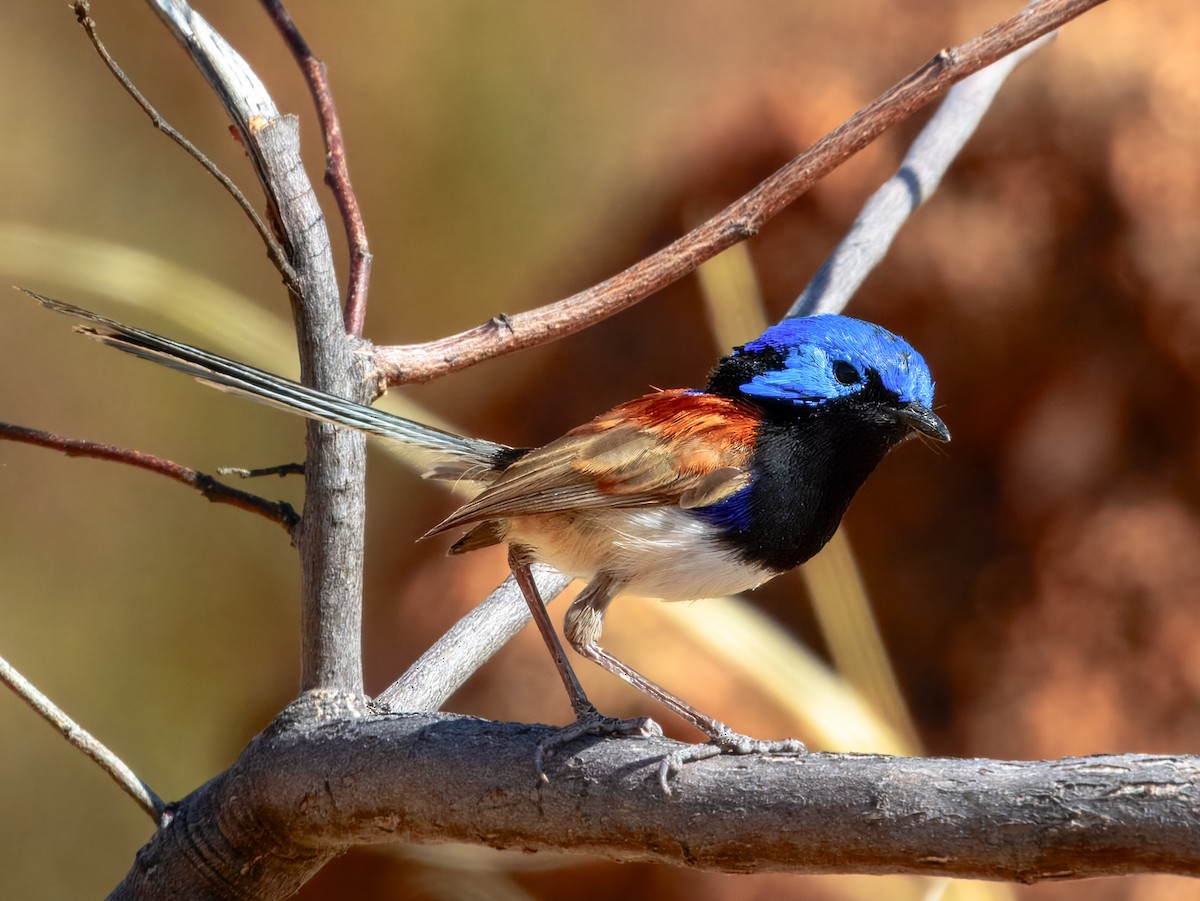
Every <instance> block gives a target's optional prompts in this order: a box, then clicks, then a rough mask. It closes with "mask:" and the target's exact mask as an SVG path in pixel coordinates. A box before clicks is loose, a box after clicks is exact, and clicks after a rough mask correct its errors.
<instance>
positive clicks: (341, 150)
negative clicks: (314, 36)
mask: <svg viewBox="0 0 1200 901" xmlns="http://www.w3.org/2000/svg"><path fill="white" fill-rule="evenodd" d="M262 4H263V6H264V7H266V10H267V12H268V13H269V14H270V16H271V18H272V19H273V20H274V22H275V27H276V28H278V29H279V32H280V34H282V35H283V37H284V40H286V41H287V44H288V47H289V48H291V51H292V56H293V57H295V60H296V63H297V64H298V65H299V66H300V69H301V70H302V71H303V72H304V78H305V80H306V81H307V82H308V89H309V91H310V92H311V93H312V96H313V102H314V103H315V104H316V107H317V116H318V118H319V119H320V121H321V134H322V135H323V136H324V138H325V184H327V185H329V188H330V190H332V191H333V196H334V197H335V198H336V199H337V205H338V210H339V211H340V212H341V214H342V222H343V223H344V224H345V226H346V244H347V245H348V246H349V249H350V281H349V285H348V286H347V288H346V302H345V305H344V307H343V310H342V313H343V318H344V319H345V323H346V331H347V333H349V334H351V335H354V336H355V337H356V338H358V337H362V330H363V320H364V319H365V318H366V315H367V291H368V289H369V287H370V282H371V259H372V257H371V249H370V247H368V246H367V229H366V226H365V225H364V224H363V219H362V210H360V209H359V206H358V197H357V196H356V195H355V193H354V188H353V186H352V185H351V184H350V170H349V168H348V167H347V165H346V146H345V143H344V142H343V141H342V124H341V122H340V121H339V119H338V114H337V107H336V106H335V105H334V102H333V91H332V90H331V89H330V87H329V73H328V71H327V70H326V67H325V63H324V61H323V60H321V59H318V58H317V57H316V56H315V55H313V52H312V50H311V49H310V48H309V46H308V42H306V41H305V40H304V36H303V35H301V34H300V29H299V28H297V27H296V23H295V22H294V21H293V20H292V17H291V16H290V15H289V14H288V11H287V10H286V9H284V7H283V4H282V3H281V2H280V0H262Z"/></svg>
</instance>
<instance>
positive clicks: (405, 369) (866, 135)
mask: <svg viewBox="0 0 1200 901" xmlns="http://www.w3.org/2000/svg"><path fill="white" fill-rule="evenodd" d="M1103 2H1104V0H1042V2H1040V3H1035V4H1032V5H1031V6H1028V7H1026V8H1025V9H1024V10H1022V11H1021V12H1020V13H1018V14H1016V15H1015V16H1013V17H1011V18H1009V19H1006V20H1005V21H1003V22H1001V23H999V24H997V25H995V26H993V27H992V28H990V29H988V30H987V31H986V32H984V33H983V34H982V35H980V36H979V37H977V38H974V39H972V40H970V41H968V42H966V43H965V44H962V45H960V46H959V47H955V48H952V49H949V50H943V51H942V52H941V53H939V54H937V56H935V57H934V58H933V59H931V60H930V61H929V62H927V63H926V64H925V65H923V66H922V67H921V68H919V69H918V70H917V71H915V72H914V73H912V74H911V75H909V76H908V77H907V78H905V79H904V80H902V81H901V82H899V83H898V84H897V85H895V86H894V87H892V88H891V89H890V90H888V91H887V92H886V93H884V94H882V95H881V96H880V97H878V98H877V99H875V100H874V101H873V102H871V103H870V104H868V105H867V106H865V107H863V108H862V109H861V110H859V111H858V112H857V113H855V114H854V115H853V116H852V117H851V118H850V119H848V120H847V121H846V122H844V123H843V124H842V125H840V126H839V127H838V128H836V129H834V130H833V131H831V132H830V133H829V134H827V135H826V136H825V137H824V138H822V139H821V140H820V141H818V142H817V143H816V144H814V145H813V146H812V147H810V148H809V149H808V150H806V151H805V152H804V153H802V154H800V155H799V156H798V157H796V158H795V159H794V160H792V161H791V162H790V163H788V164H787V165H786V166H784V167H783V168H782V169H780V170H778V171H777V172H775V174H773V175H771V176H770V177H769V178H767V179H766V180H765V181H763V182H762V183H760V184H759V185H758V186H757V187H756V188H754V189H753V190H752V191H750V192H749V193H748V194H746V195H744V196H743V197H742V198H741V199H739V200H737V201H735V202H734V203H733V204H731V205H730V206H728V207H726V208H725V209H724V210H722V211H721V212H720V213H718V214H717V215H716V216H714V217H713V218H711V219H709V220H708V221H707V222H705V223H704V224H703V225H701V226H699V227H698V228H696V229H694V230H693V231H691V232H689V233H688V234H687V235H684V236H683V237H682V238H679V239H678V240H676V241H674V242H673V243H672V244H670V245H669V246H667V247H665V248H664V249H662V250H660V251H658V252H657V253H655V254H652V255H651V256H649V257H646V258H645V259H643V260H641V261H640V262H638V263H635V264H634V265H632V266H630V267H629V268H628V269H626V270H625V271H624V272H622V273H620V274H619V275H616V276H613V277H612V278H610V279H608V280H606V281H603V282H600V283H599V284H598V285H595V286H593V287H591V288H588V289H587V290H585V291H581V292H579V293H578V294H574V295H572V296H570V297H568V298H566V299H564V300H560V301H557V302H556V303H552V304H548V305H547V306H544V307H540V308H539V309H536V310H531V311H529V312H527V313H517V314H514V315H510V316H508V317H507V320H506V324H507V328H504V329H497V328H495V326H494V325H492V324H490V323H489V324H484V325H481V326H477V327H476V328H473V329H470V330H468V331H465V332H462V333H461V334H458V335H454V336H451V337H449V338H442V339H439V340H437V341H429V342H426V343H423V344H408V345H395V346H388V347H377V348H375V351H374V354H375V360H376V365H377V366H378V368H379V371H380V372H381V374H382V375H383V377H384V379H385V380H386V382H387V384H388V385H401V384H412V383H419V382H428V381H431V380H433V379H435V378H439V377H441V376H444V375H446V374H448V373H451V372H458V371H459V370H462V369H466V368H468V367H470V366H474V365H475V364H477V363H479V362H480V361H482V360H487V359H491V358H492V357H497V356H501V355H503V354H507V353H512V352H513V351H517V350H523V349H525V348H528V347H534V346H537V345H541V344H545V343H547V342H550V341H553V340H556V339H558V338H562V337H565V336H566V335H571V334H574V333H575V332H578V331H580V330H582V329H584V328H586V327H587V326H589V325H592V324H593V323H595V322H598V321H600V320H601V319H605V318H607V317H609V316H611V315H613V314H614V313H617V312H620V311H621V310H624V309H626V308H628V307H630V306H632V305H633V304H635V303H637V302H638V301H640V300H642V299H644V298H646V297H648V296H649V295H651V294H653V293H655V292H656V291H659V290H661V289H663V288H665V287H666V286H667V285H669V284H671V283H672V282H674V281H677V280H678V279H680V278H682V277H683V276H685V275H687V274H688V273H689V272H691V271H692V270H694V269H695V268H696V267H697V266H699V265H700V264H701V263H703V262H704V261H705V260H708V259H711V258H712V257H714V256H716V255H717V254H718V253H720V252H721V251H722V250H725V249H726V248H728V247H731V246H732V245H734V244H737V243H738V242H740V241H744V240H746V239H747V238H749V237H752V236H753V235H755V234H757V233H758V231H759V229H761V228H762V226H763V224H764V223H766V222H767V221H768V220H770V219H771V218H772V217H773V216H775V215H776V214H777V213H779V212H780V211H781V210H782V209H784V207H786V206H787V205H788V204H790V203H792V202H793V201H794V200H796V198H798V197H799V196H801V195H802V194H803V193H804V192H805V191H807V190H808V189H809V188H810V187H812V186H813V185H814V184H816V182H817V181H819V180H820V179H821V178H823V177H824V176H825V175H827V174H828V173H829V172H831V171H833V170H834V169H835V168H837V167H838V166H839V165H841V164H842V163H843V162H844V161H845V160H846V159H847V158H848V157H850V156H852V155H853V154H855V153H857V152H858V151H859V150H861V149H862V148H864V147H866V146H867V145H868V144H870V143H871V142H872V141H873V140H875V139H876V138H877V137H879V136H880V135H881V134H883V133H884V132H885V131H887V130H888V129H889V128H891V127H892V126H893V125H895V124H897V123H898V122H901V121H903V120H905V119H907V118H908V117H909V116H910V115H912V113H913V112H915V111H916V110H918V109H920V108H921V107H923V106H925V105H926V104H927V103H929V102H930V101H932V100H934V99H936V98H937V97H940V96H941V95H942V94H944V93H945V92H946V91H947V90H948V89H949V88H950V86H951V85H953V84H955V83H956V82H959V81H961V80H962V79H964V78H966V77H967V76H968V75H971V74H972V73H974V72H978V71H979V70H980V69H983V68H984V67H986V66H988V65H990V64H991V63H994V62H995V61H996V60H998V59H1000V58H1002V57H1004V56H1006V55H1008V54H1009V53H1011V52H1012V51H1013V50H1016V49H1017V48H1018V47H1022V46H1024V45H1025V44H1028V43H1030V42H1031V41H1034V40H1036V39H1037V38H1039V37H1041V36H1042V35H1044V34H1047V33H1049V32H1051V31H1053V30H1055V29H1057V28H1059V27H1060V26H1062V25H1063V24H1065V23H1066V22H1069V21H1070V20H1071V19H1074V18H1075V17H1076V16H1078V15H1080V14H1082V13H1084V12H1086V11H1087V10H1089V9H1091V8H1092V7H1094V6H1098V5H1099V4H1101V3H1103Z"/></svg>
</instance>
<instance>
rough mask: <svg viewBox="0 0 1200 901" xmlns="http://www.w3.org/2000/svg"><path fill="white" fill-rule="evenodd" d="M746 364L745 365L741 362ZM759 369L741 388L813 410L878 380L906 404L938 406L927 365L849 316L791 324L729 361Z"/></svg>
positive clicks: (904, 345) (893, 338)
mask: <svg viewBox="0 0 1200 901" xmlns="http://www.w3.org/2000/svg"><path fill="white" fill-rule="evenodd" d="M739 358H740V359H739ZM751 360H755V361H756V364H755V365H752V366H751V367H749V368H747V369H745V370H743V372H744V374H745V375H747V376H749V377H748V378H746V380H745V381H743V382H741V383H740V384H738V385H737V389H738V390H739V391H740V392H741V393H742V394H744V395H747V396H749V397H754V398H762V399H764V400H783V401H790V402H792V403H796V404H802V405H806V406H813V405H816V404H821V403H825V402H827V401H831V400H835V399H837V398H843V397H846V398H848V397H852V396H853V395H855V394H858V393H859V392H861V391H863V390H864V389H865V388H866V387H867V386H868V384H869V383H870V382H872V381H873V380H874V379H873V377H872V376H873V374H874V375H875V376H877V377H878V381H879V384H881V385H882V387H883V388H885V389H886V390H887V391H889V392H891V393H892V394H894V395H895V396H896V398H897V400H898V401H899V402H901V403H918V404H921V405H922V406H925V407H931V406H932V405H933V378H932V377H931V376H930V374H929V367H928V366H926V365H925V360H924V359H923V358H922V357H921V355H920V354H919V353H917V351H916V350H914V349H913V347H912V345H910V344H909V343H908V342H907V341H905V340H904V339H903V338H901V337H900V336H898V335H894V334H892V333H891V332H889V331H888V330H887V329H884V328H881V327H880V326H878V325H874V324H872V323H870V322H863V321H862V320H860V319H851V318H849V317H847V316H835V315H830V314H826V315H821V316H803V317H797V318H794V319H785V320H783V321H782V322H780V323H779V324H778V325H773V326H771V327H770V328H769V329H767V330H766V331H765V332H763V334H762V335H761V336H759V337H758V338H755V339H754V340H753V341H751V342H749V343H748V344H745V345H743V346H742V347H738V348H734V350H733V352H732V353H731V354H730V355H729V356H728V357H726V358H725V361H728V362H729V363H731V364H733V365H734V366H735V367H736V368H739V369H740V368H741V366H740V365H739V364H745V363H750V362H751Z"/></svg>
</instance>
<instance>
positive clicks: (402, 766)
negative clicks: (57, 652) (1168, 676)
mask: <svg viewBox="0 0 1200 901" xmlns="http://www.w3.org/2000/svg"><path fill="white" fill-rule="evenodd" d="M318 701H319V703H320V704H321V705H322V706H323V707H324V708H325V709H326V710H327V709H328V708H329V707H330V706H336V705H337V699H336V698H323V699H316V698H302V699H300V700H299V701H297V702H296V704H295V705H293V708H292V709H290V710H289V711H285V713H284V714H283V715H282V716H281V718H280V720H279V721H278V722H277V724H276V725H275V726H273V727H272V728H271V729H268V730H267V731H266V732H264V733H263V734H262V735H261V736H259V738H257V739H256V740H255V741H254V742H253V743H252V744H251V745H250V746H249V747H248V748H247V749H246V751H245V752H244V753H243V755H242V757H241V759H240V760H239V761H238V762H237V763H236V764H235V765H234V766H233V767H232V768H231V769H230V770H229V771H227V772H226V773H224V774H223V775H221V776H219V777H218V778H217V779H216V780H214V781H213V782H211V783H209V784H208V785H207V786H205V788H204V789H202V790H201V791H199V792H197V793H196V794H195V795H193V796H191V797H190V798H187V799H185V800H184V801H183V802H182V803H181V804H180V805H179V806H178V808H177V809H176V810H175V819H174V820H173V821H172V823H171V824H170V826H168V827H167V828H166V829H164V830H161V831H160V834H159V835H158V836H157V837H156V838H155V839H154V840H153V841H152V842H151V844H150V845H149V846H147V848H146V849H145V850H144V851H143V856H144V858H145V859H144V860H143V863H151V862H154V863H155V864H156V865H158V866H159V867H160V868H158V869H154V870H153V873H154V879H155V880H158V881H160V883H163V884H167V885H169V884H170V877H171V870H170V867H172V866H175V865H178V864H177V863H174V862H173V860H172V857H171V856H170V855H162V856H161V857H159V854H160V850H159V849H162V848H170V847H171V846H172V845H173V844H174V842H175V840H176V839H175V838H174V837H173V836H172V832H180V833H182V834H183V835H184V836H186V837H187V839H190V836H189V835H188V833H189V830H190V829H191V827H192V825H193V823H194V821H195V819H196V818H205V817H213V816H216V817H223V818H224V820H223V821H222V822H223V830H222V831H223V832H225V831H227V830H228V831H230V832H235V833H239V834H240V835H241V837H242V838H243V839H245V838H246V837H247V835H246V832H247V830H255V829H257V830H259V831H261V833H262V834H261V836H260V837H259V840H258V841H254V842H245V841H239V842H237V846H238V847H241V848H257V849H259V850H258V852H257V855H256V856H255V857H254V858H253V859H250V858H247V859H244V860H243V859H240V858H236V857H235V858H234V859H225V860H222V861H221V866H222V867H230V868H232V871H233V872H237V871H238V870H239V869H242V868H249V869H250V872H252V873H253V874H255V876H259V875H261V877H262V878H263V879H264V880H267V879H269V880H270V885H259V886H257V888H258V889H259V890H260V892H261V893H260V894H254V895H253V897H279V895H277V894H272V893H271V891H272V889H273V888H274V889H278V888H279V887H280V886H281V885H283V884H284V883H286V882H287V880H286V879H283V880H282V881H281V872H282V871H293V872H294V873H295V874H297V878H300V876H301V874H304V873H307V872H309V871H310V870H311V868H312V866H313V865H314V863H315V862H318V861H322V860H324V859H325V858H326V857H328V856H329V855H331V854H332V853H334V852H336V851H337V850H340V849H341V848H342V847H344V846H345V845H348V844H359V843H371V842H396V841H403V842H447V841H454V842H470V843H473V844H482V845H490V846H492V847H496V848H520V849H524V850H549V849H560V850H572V851H586V852H588V853H592V854H599V855H602V856H605V857H610V858H613V859H616V860H654V861H659V862H663V863H671V864H676V865H680V866H690V867H697V868H700V869H709V870H724V871H728V872H742V873H748V872H767V871H787V872H794V873H876V874H877V873H918V874H924V875H954V876H966V877H976V878H986V879H1007V880H1019V881H1023V882H1033V881H1038V880H1044V879H1071V878H1082V877H1086V876H1102V875H1113V874H1118V873H1134V872H1170V873H1178V874H1187V875H1197V874H1200V841H1197V839H1196V836H1197V835H1200V758H1196V757H1151V756H1142V755H1110V756H1101V757H1085V758H1071V759H1064V760H1057V761H998V760H961V759H927V758H903V757H882V756H856V755H845V754H809V755H806V756H798V757H774V758H768V757H750V758H747V757H730V756H724V757H716V758H711V759H709V760H706V761H703V762H700V763H692V764H688V765H686V766H684V767H683V769H682V770H681V771H680V772H679V773H678V774H677V775H676V776H674V777H673V779H672V780H671V782H670V794H669V795H667V794H664V793H663V791H662V789H661V787H660V785H659V779H658V771H659V760H660V759H661V758H662V757H663V755H665V754H668V753H670V752H671V751H674V750H677V749H678V748H679V747H680V746H679V745H678V744H677V743H674V742H670V741H667V740H665V739H607V740H597V741H595V742H591V743H589V742H586V741H584V742H578V743H575V744H573V745H570V746H568V747H567V748H565V749H562V750H559V751H554V752H551V753H550V754H549V755H548V761H547V776H548V777H549V781H548V782H545V783H542V782H539V780H538V778H537V775H536V773H535V772H534V768H533V755H534V751H535V750H536V747H537V745H538V743H539V742H541V741H544V740H545V739H546V738H547V737H548V736H549V735H550V734H551V731H550V730H549V729H548V728H547V727H542V726H527V725H517V724H512V723H492V722H487V721H482V720H475V719H469V718H461V717H449V716H444V715H429V714H409V715H403V716H387V717H373V718H369V719H361V718H351V719H346V720H342V721H338V722H327V723H326V724H324V725H314V723H313V713H312V710H311V709H306V708H309V707H310V706H311V705H313V704H315V703H318ZM235 809H251V810H256V811H258V816H257V817H256V819H255V821H254V822H253V823H250V822H244V821H236V822H234V821H231V820H232V818H231V814H229V813H227V811H230V810H235ZM284 831H286V832H287V833H288V834H290V836H291V837H292V838H293V839H294V840H295V841H294V842H288V843H287V845H286V850H285V849H284V847H282V846H280V845H279V843H278V841H277V837H278V835H279V834H281V833H282V832H284ZM271 848H279V850H278V851H275V852H272V851H270V850H269V849H271ZM242 853H246V852H242ZM277 855H286V859H282V858H281V857H279V856H277ZM213 865H214V867H215V866H216V862H215V860H214V864H213ZM183 866H184V869H183V870H181V874H193V875H194V871H193V870H192V869H191V867H190V865H189V864H187V863H186V862H184V863H183ZM162 867H165V868H166V869H162ZM140 869H141V870H143V871H144V870H146V869H148V868H147V867H142V868H140ZM211 875H212V876H213V878H214V879H215V880H218V885H219V884H220V882H219V880H222V879H224V878H227V877H228V875H229V874H228V873H220V872H213V873H212V874H211ZM135 876H136V874H131V878H133V877H135ZM254 883H255V880H254V879H251V880H250V881H249V882H247V883H243V884H242V885H241V886H240V887H239V890H240V891H243V892H247V893H248V894H249V893H250V892H252V891H254V890H255V884H254ZM142 887H143V888H145V887H146V886H145V885H144V884H143V886H142ZM157 896H158V895H156V894H154V893H150V894H147V895H144V897H157ZM117 897H125V895H124V894H123V893H122V891H119V892H118V894H117Z"/></svg>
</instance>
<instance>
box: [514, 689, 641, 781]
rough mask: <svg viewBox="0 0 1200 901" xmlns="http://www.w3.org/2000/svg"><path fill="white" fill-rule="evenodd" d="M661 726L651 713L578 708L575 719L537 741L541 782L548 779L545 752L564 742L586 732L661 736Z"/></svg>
mask: <svg viewBox="0 0 1200 901" xmlns="http://www.w3.org/2000/svg"><path fill="white" fill-rule="evenodd" d="M662 734H663V731H662V726H660V725H659V724H658V723H656V722H654V720H652V719H650V717H648V716H638V717H632V718H630V719H619V718H617V717H615V716H605V715H604V714H602V713H601V712H600V711H599V710H597V709H596V708H595V707H592V708H590V709H586V710H582V711H580V712H578V714H577V718H576V720H575V722H573V723H571V725H569V726H564V727H563V728H561V729H557V730H555V732H554V733H553V734H552V735H551V736H550V737H549V738H546V739H545V740H543V741H541V742H539V743H538V746H537V750H535V751H534V752H533V766H534V769H535V770H536V771H537V775H538V781H539V782H549V781H550V779H549V777H548V776H547V775H546V771H545V770H544V769H543V767H542V763H543V761H544V760H545V758H546V752H547V751H550V750H553V749H554V748H557V747H561V746H562V745H565V744H569V743H571V742H573V741H575V739H577V738H582V737H583V736H584V735H616V736H619V737H622V738H662Z"/></svg>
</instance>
